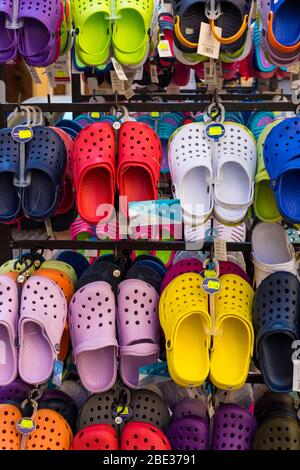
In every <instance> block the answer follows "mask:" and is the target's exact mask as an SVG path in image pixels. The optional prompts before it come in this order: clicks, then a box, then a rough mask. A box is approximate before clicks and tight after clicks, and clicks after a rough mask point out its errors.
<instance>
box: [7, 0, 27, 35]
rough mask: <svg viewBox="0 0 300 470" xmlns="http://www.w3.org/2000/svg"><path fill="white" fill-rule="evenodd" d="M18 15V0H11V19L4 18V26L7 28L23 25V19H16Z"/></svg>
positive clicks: (21, 26) (16, 27)
mask: <svg viewBox="0 0 300 470" xmlns="http://www.w3.org/2000/svg"><path fill="white" fill-rule="evenodd" d="M18 16H19V0H13V14H12V21H9V19H6V21H5V27H6V28H7V29H21V28H23V25H24V20H18Z"/></svg>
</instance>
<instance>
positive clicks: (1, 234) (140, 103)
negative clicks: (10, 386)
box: [0, 74, 300, 383]
mask: <svg viewBox="0 0 300 470" xmlns="http://www.w3.org/2000/svg"><path fill="white" fill-rule="evenodd" d="M0 79H1V76H0ZM72 91H73V92H72V103H42V104H41V103H38V104H37V106H39V108H40V109H41V110H42V111H43V112H45V113H54V112H55V113H66V112H71V113H73V114H74V115H77V114H82V113H87V112H109V111H110V110H111V109H112V108H117V107H118V106H119V105H120V104H122V105H124V106H126V108H127V109H128V111H129V112H155V111H156V112H176V111H181V112H185V111H186V112H197V111H204V110H205V108H207V106H208V105H209V104H211V103H212V101H213V100H214V99H215V96H214V94H213V93H209V92H206V91H203V90H196V91H194V90H188V91H185V92H182V93H180V94H174V95H172V94H166V93H163V92H156V93H146V92H142V93H140V94H136V95H135V96H134V97H133V98H132V99H131V100H130V101H125V99H123V97H121V96H118V95H107V96H105V100H106V101H105V103H95V102H93V103H91V102H88V100H89V98H90V96H87V95H82V94H81V92H80V75H78V74H73V76H72ZM274 96H275V93H271V92H270V93H266V94H265V93H263V94H260V93H257V92H255V91H254V92H252V93H249V92H248V89H242V88H240V89H238V92H237V93H236V94H235V93H233V92H232V91H229V92H228V93H227V92H223V93H220V95H219V97H218V99H219V100H220V101H221V102H222V105H223V106H224V107H225V110H226V111H280V112H288V111H290V112H295V110H296V106H295V105H294V104H293V103H292V99H291V96H290V95H285V96H284V95H282V98H283V96H284V98H285V99H282V100H280V101H273V98H274ZM157 97H159V99H160V101H159V102H158V101H155V99H156V98H157ZM34 105H35V104H33V106H34ZM16 107H18V103H0V126H1V128H3V127H7V116H8V115H9V113H10V112H13V111H14V110H15V108H16ZM0 241H1V244H0V264H2V263H3V262H5V261H7V260H8V259H10V258H11V257H12V250H14V249H18V250H20V252H21V251H22V250H37V249H50V250H60V249H64V250H68V249H69V250H82V249H84V250H102V249H103V250H108V249H112V250H114V252H115V253H116V254H121V253H123V252H127V251H131V250H146V249H147V250H163V251H167V250H174V251H184V250H187V249H191V248H190V247H189V248H187V246H188V245H187V244H186V242H185V241H184V240H176V241H151V240H135V241H133V240H118V241H113V240H87V241H72V240H53V239H51V240H39V239H30V240H28V239H24V240H19V239H18V240H14V239H13V238H12V232H11V226H10V225H4V224H1V225H0ZM212 246H213V243H212V242H205V243H204V245H203V248H202V249H203V250H205V251H210V250H211V249H212ZM294 246H295V249H296V250H297V248H299V249H300V243H295V244H294ZM227 250H228V251H241V252H243V253H244V254H248V256H249V255H250V253H251V243H250V242H245V243H227ZM248 382H249V383H263V380H262V376H261V375H260V374H256V373H250V374H249V376H248Z"/></svg>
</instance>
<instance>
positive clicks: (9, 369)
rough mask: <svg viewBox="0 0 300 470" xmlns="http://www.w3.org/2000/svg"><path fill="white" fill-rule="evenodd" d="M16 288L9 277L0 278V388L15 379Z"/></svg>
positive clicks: (17, 310)
mask: <svg viewBox="0 0 300 470" xmlns="http://www.w3.org/2000/svg"><path fill="white" fill-rule="evenodd" d="M18 318H19V300H18V287H17V284H16V282H15V280H14V279H12V278H11V277H10V276H9V275H6V274H3V275H1V276H0V386H3V385H8V384H10V383H11V382H13V381H14V380H15V378H16V377H17V346H16V338H17V326H18Z"/></svg>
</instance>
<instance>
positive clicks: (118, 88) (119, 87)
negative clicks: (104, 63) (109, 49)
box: [110, 70, 125, 95]
mask: <svg viewBox="0 0 300 470" xmlns="http://www.w3.org/2000/svg"><path fill="white" fill-rule="evenodd" d="M110 78H111V87H112V91H113V92H118V93H120V95H124V93H125V82H124V81H122V80H120V79H119V77H118V75H117V72H114V71H113V70H111V71H110Z"/></svg>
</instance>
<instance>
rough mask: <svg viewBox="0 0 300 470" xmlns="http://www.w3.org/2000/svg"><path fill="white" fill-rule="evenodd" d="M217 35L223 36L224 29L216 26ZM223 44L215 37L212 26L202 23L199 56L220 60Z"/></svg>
mask: <svg viewBox="0 0 300 470" xmlns="http://www.w3.org/2000/svg"><path fill="white" fill-rule="evenodd" d="M215 30H216V33H217V34H218V35H219V36H221V35H222V28H219V27H218V26H215ZM220 45H221V43H220V42H219V41H217V39H216V38H215V37H214V35H213V33H212V30H211V27H210V24H208V23H201V27H200V35H199V42H198V50H197V54H200V55H204V56H206V57H211V58H212V59H218V58H219V54H220Z"/></svg>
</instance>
